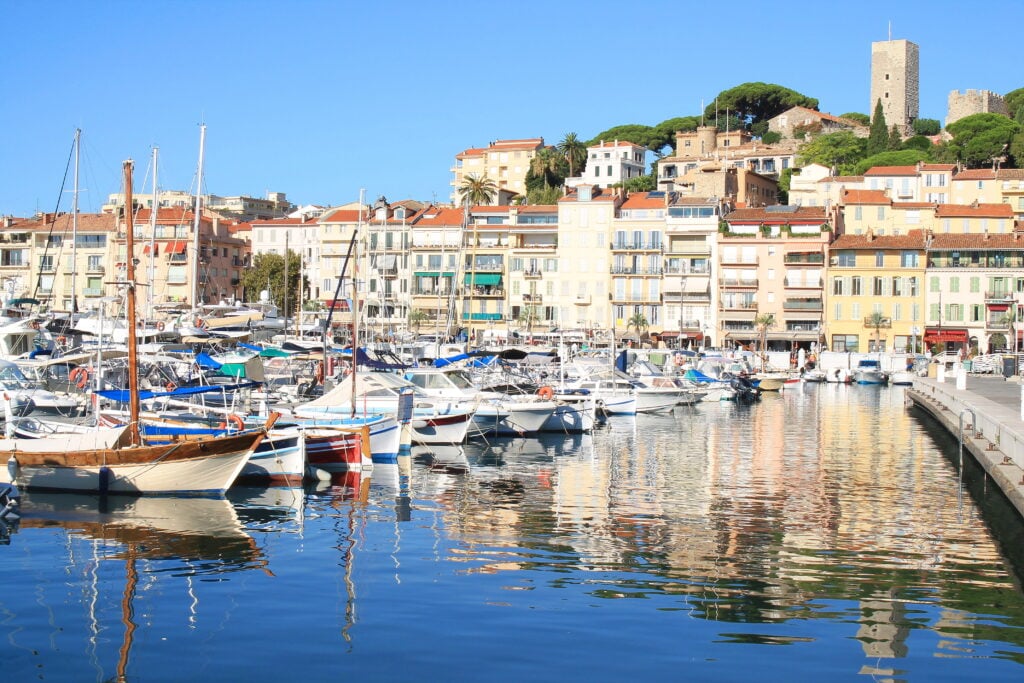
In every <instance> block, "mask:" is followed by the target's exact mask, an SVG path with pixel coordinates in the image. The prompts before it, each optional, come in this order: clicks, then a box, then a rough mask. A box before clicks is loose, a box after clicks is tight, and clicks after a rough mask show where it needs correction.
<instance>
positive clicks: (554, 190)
mask: <svg viewBox="0 0 1024 683" xmlns="http://www.w3.org/2000/svg"><path fill="white" fill-rule="evenodd" d="M561 198H562V188H561V187H560V186H559V187H537V188H533V189H530V190H527V191H526V203H527V204H529V205H530V206H542V205H551V204H557V203H558V200H559V199H561Z"/></svg>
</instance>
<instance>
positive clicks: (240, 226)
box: [228, 223, 252, 234]
mask: <svg viewBox="0 0 1024 683" xmlns="http://www.w3.org/2000/svg"><path fill="white" fill-rule="evenodd" d="M236 232H252V223H234V224H232V225H229V226H228V234H234V233H236Z"/></svg>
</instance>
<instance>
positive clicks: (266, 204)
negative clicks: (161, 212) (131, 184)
mask: <svg viewBox="0 0 1024 683" xmlns="http://www.w3.org/2000/svg"><path fill="white" fill-rule="evenodd" d="M132 203H133V204H135V206H136V207H145V208H147V209H151V208H153V195H152V194H147V193H145V192H142V193H134V192H133V193H132ZM195 203H196V198H195V195H194V194H189V193H188V192H184V191H182V190H160V207H159V208H188V207H193V206H195ZM122 206H124V193H122V192H115V193H113V194H110V195H107V203H106V204H104V205H103V207H102V211H103V212H104V213H112V212H114V211H117V209H119V208H120V207H122ZM202 207H203V209H204V210H205V211H211V212H214V213H219V214H222V215H223V216H225V217H230V218H234V219H235V220H239V221H251V220H268V219H272V218H283V217H284V216H287V215H288V214H289V213H290V212H292V211H293V210H294V209H295V207H294V206H293V205H292V204H291V202H289V201H288V199H287V197H286V196H285V193H284V192H267V196H266V197H263V198H261V197H249V196H246V195H236V196H231V197H223V196H221V195H216V194H208V195H203V197H202Z"/></svg>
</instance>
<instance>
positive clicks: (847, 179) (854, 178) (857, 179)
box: [818, 175, 864, 183]
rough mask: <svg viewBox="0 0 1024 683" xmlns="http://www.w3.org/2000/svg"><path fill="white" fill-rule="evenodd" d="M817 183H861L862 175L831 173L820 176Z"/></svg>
mask: <svg viewBox="0 0 1024 683" xmlns="http://www.w3.org/2000/svg"><path fill="white" fill-rule="evenodd" d="M818 182H819V183H863V182H864V176H862V175H831V176H827V177H825V178H822V179H821V180H819V181H818Z"/></svg>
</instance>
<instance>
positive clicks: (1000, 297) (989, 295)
mask: <svg viewBox="0 0 1024 683" xmlns="http://www.w3.org/2000/svg"><path fill="white" fill-rule="evenodd" d="M1007 297H1009V298H1007ZM985 299H987V300H988V301H1006V302H1008V303H1009V302H1011V301H1013V292H1010V291H1001V290H1000V291H996V292H985Z"/></svg>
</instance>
